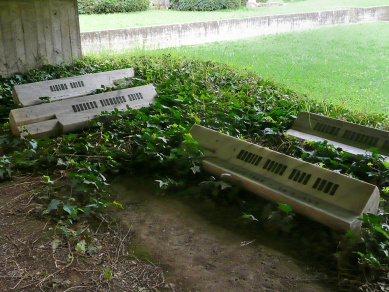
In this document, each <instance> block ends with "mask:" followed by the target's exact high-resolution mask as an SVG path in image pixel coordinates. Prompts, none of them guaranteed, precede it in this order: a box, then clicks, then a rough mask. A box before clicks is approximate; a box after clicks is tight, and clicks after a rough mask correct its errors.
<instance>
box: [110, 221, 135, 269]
mask: <svg viewBox="0 0 389 292" xmlns="http://www.w3.org/2000/svg"><path fill="white" fill-rule="evenodd" d="M131 228H132V223H131V225H130V227H129V228H128V231H127V233H126V235H125V236H124V237H123V239H122V240H121V241H120V244H119V246H118V248H117V250H116V259H115V262H114V264H116V263H117V261H118V259H119V252H120V248H121V247H122V245H123V242H124V240H125V239H126V237H127V236H128V234H129V233H130V231H131Z"/></svg>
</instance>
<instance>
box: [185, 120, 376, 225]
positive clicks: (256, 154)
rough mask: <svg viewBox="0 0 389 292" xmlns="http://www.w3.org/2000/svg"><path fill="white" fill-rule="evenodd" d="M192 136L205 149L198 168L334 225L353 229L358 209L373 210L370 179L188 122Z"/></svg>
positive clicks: (358, 223)
mask: <svg viewBox="0 0 389 292" xmlns="http://www.w3.org/2000/svg"><path fill="white" fill-rule="evenodd" d="M190 133H191V135H192V137H193V138H194V139H195V140H196V141H198V143H199V145H200V146H201V147H203V148H204V149H205V156H204V158H203V160H202V166H203V168H204V169H205V170H206V171H207V172H209V173H211V174H212V175H215V176H221V175H222V174H229V175H223V176H222V178H223V180H227V181H230V182H231V183H234V184H236V185H239V186H241V187H242V188H244V189H246V190H248V191H251V192H253V193H255V194H257V195H259V196H261V197H264V198H266V199H269V200H271V201H274V202H280V203H285V204H288V205H290V206H291V207H292V209H293V210H294V211H295V212H298V213H301V214H304V215H305V216H307V217H309V218H311V219H313V220H316V221H318V222H320V223H322V224H324V225H327V226H329V227H332V228H335V229H342V230H348V229H351V230H358V229H359V228H360V226H361V221H360V220H358V218H359V217H361V215H362V214H363V213H376V212H377V210H378V204H379V198H380V196H379V191H378V188H377V187H376V186H374V185H371V184H368V183H365V182H362V181H359V180H356V179H353V178H351V177H348V176H345V175H342V174H338V173H335V172H332V171H330V170H326V169H324V168H321V167H319V166H315V165H313V164H310V163H307V162H304V161H302V160H299V159H295V158H292V157H289V156H287V155H284V154H281V153H278V152H275V151H272V150H269V149H266V148H264V147H261V146H258V145H255V144H252V143H249V142H246V141H242V140H239V139H236V138H233V137H230V136H227V135H225V134H222V133H219V132H216V131H213V130H210V129H207V128H205V127H202V126H198V125H194V126H193V127H192V129H191V130H190Z"/></svg>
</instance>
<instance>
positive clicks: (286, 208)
mask: <svg viewBox="0 0 389 292" xmlns="http://www.w3.org/2000/svg"><path fill="white" fill-rule="evenodd" d="M278 208H279V209H280V210H281V211H284V212H285V213H289V212H292V207H291V206H289V205H288V204H282V203H278Z"/></svg>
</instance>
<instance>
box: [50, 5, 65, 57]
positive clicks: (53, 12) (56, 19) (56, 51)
mask: <svg viewBox="0 0 389 292" xmlns="http://www.w3.org/2000/svg"><path fill="white" fill-rule="evenodd" d="M60 2H61V1H59V0H51V1H49V3H50V19H51V23H50V26H51V27H50V28H51V37H52V41H53V42H52V45H53V46H52V48H51V50H53V55H52V57H53V58H54V59H53V60H49V61H50V63H54V64H60V63H62V62H64V59H63V54H62V52H63V50H62V33H61V20H60V12H59V9H58V7H59V6H60V4H61V3H60Z"/></svg>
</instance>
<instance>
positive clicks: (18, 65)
mask: <svg viewBox="0 0 389 292" xmlns="http://www.w3.org/2000/svg"><path fill="white" fill-rule="evenodd" d="M80 57H81V38H80V25H79V21H78V7H77V0H28V1H26V0H0V75H3V76H7V75H10V74H13V73H17V72H25V71H27V70H29V69H32V68H38V67H40V66H42V65H43V64H47V63H50V64H59V63H62V62H70V61H71V60H72V59H73V58H80Z"/></svg>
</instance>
